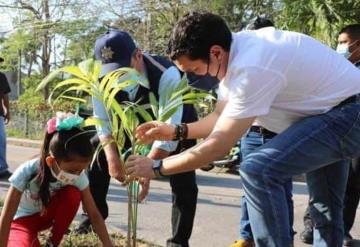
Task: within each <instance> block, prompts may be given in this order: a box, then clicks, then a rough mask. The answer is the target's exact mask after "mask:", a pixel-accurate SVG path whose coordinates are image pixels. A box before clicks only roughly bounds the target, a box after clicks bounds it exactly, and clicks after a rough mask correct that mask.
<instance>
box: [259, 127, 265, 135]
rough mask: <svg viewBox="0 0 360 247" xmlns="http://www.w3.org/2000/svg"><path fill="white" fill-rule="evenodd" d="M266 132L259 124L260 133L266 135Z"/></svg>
mask: <svg viewBox="0 0 360 247" xmlns="http://www.w3.org/2000/svg"><path fill="white" fill-rule="evenodd" d="M265 132H266V130H265V128H263V127H261V126H259V133H260V134H261V135H265Z"/></svg>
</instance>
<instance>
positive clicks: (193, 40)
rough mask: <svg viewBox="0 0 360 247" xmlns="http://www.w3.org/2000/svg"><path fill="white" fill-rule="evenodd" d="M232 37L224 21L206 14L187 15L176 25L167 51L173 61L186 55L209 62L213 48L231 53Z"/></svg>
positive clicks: (190, 13) (200, 12) (216, 16)
mask: <svg viewBox="0 0 360 247" xmlns="http://www.w3.org/2000/svg"><path fill="white" fill-rule="evenodd" d="M231 40H232V35H231V31H230V29H229V28H228V26H227V25H226V23H225V21H224V19H222V18H221V17H220V16H218V15H215V14H212V13H209V12H205V11H193V12H189V13H187V14H186V15H185V16H184V17H182V18H181V19H180V20H179V21H178V23H177V24H176V25H175V27H174V29H173V32H172V35H171V38H170V41H169V46H168V49H167V53H168V55H169V56H170V59H171V60H176V59H178V58H179V57H180V56H183V55H186V56H188V57H189V58H190V59H191V60H196V59H202V60H204V61H208V60H209V51H210V48H211V46H213V45H219V46H221V47H222V48H223V49H224V50H225V51H230V46H231Z"/></svg>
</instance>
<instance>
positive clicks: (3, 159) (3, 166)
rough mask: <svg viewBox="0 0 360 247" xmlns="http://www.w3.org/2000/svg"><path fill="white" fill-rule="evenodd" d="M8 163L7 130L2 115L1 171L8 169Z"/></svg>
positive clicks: (0, 124)
mask: <svg viewBox="0 0 360 247" xmlns="http://www.w3.org/2000/svg"><path fill="white" fill-rule="evenodd" d="M7 169H8V165H7V163H6V132H5V122H4V117H3V116H0V173H3V172H5V171H7Z"/></svg>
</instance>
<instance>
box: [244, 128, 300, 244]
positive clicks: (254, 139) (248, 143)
mask: <svg viewBox="0 0 360 247" xmlns="http://www.w3.org/2000/svg"><path fill="white" fill-rule="evenodd" d="M275 136H276V134H261V133H258V132H255V131H251V130H250V131H249V132H248V133H247V134H246V135H245V136H244V137H243V138H242V139H241V154H242V155H243V156H242V159H245V157H246V156H247V155H249V154H250V153H251V152H253V151H254V150H255V149H256V148H258V147H260V146H261V145H263V144H265V143H266V142H268V141H270V140H271V139H272V138H273V137H275ZM284 191H285V194H286V205H287V208H288V214H289V224H290V225H289V228H290V231H289V234H290V238H291V239H292V240H293V237H294V233H295V232H294V229H293V223H294V203H293V200H292V178H289V179H288V180H287V182H285V183H284ZM240 205H241V218H240V239H246V240H253V234H252V230H251V226H250V220H249V214H248V209H247V202H246V197H245V196H243V197H242V198H241V200H240Z"/></svg>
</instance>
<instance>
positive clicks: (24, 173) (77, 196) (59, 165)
mask: <svg viewBox="0 0 360 247" xmlns="http://www.w3.org/2000/svg"><path fill="white" fill-rule="evenodd" d="M82 121H83V119H82V118H80V117H77V116H74V115H71V114H64V113H62V114H57V117H56V118H52V119H50V120H49V121H48V124H47V132H46V134H45V140H44V143H43V147H42V153H41V157H40V159H34V160H30V161H28V162H26V163H24V164H22V165H21V166H20V167H19V168H18V169H17V170H16V171H15V172H14V174H13V175H12V176H11V177H10V178H9V181H10V183H11V186H10V188H9V191H8V193H7V196H6V200H5V204H4V208H3V210H2V212H1V217H0V247H6V246H8V247H25V246H26V247H39V246H40V243H39V240H38V237H37V235H38V233H39V232H40V231H43V230H45V229H51V230H50V231H51V234H50V237H49V239H48V240H47V246H58V245H59V244H60V242H61V239H62V237H63V235H64V233H65V232H66V231H67V229H68V227H69V225H70V223H71V222H72V220H73V219H74V217H75V215H76V212H77V211H78V208H79V205H80V201H82V203H83V205H84V207H85V209H86V212H87V213H88V215H89V217H90V220H91V222H92V225H93V226H94V230H95V232H96V233H97V234H98V235H99V237H100V239H101V241H102V243H103V246H113V245H112V243H111V241H110V238H109V235H108V232H107V229H106V226H105V223H104V220H103V218H102V216H101V215H100V213H99V211H98V210H97V208H96V206H95V203H94V201H93V198H92V196H91V193H90V189H89V181H88V179H87V176H86V175H85V174H84V169H86V168H87V167H88V166H89V164H90V162H91V159H92V156H93V147H92V145H91V144H90V140H89V137H88V135H86V134H85V133H84V132H82V131H81V130H80V129H79V128H80V125H81V124H82Z"/></svg>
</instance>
